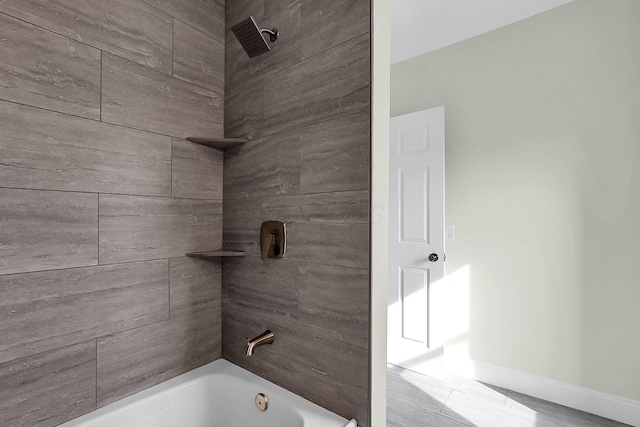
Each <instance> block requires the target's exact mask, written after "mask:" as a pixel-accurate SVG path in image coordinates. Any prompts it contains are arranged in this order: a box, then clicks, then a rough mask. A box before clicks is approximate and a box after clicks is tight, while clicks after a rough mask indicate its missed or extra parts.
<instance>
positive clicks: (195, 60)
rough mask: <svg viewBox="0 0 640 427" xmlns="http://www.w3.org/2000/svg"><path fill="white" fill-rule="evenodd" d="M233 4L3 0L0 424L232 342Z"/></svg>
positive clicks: (87, 406) (161, 374) (54, 413)
mask: <svg viewBox="0 0 640 427" xmlns="http://www.w3.org/2000/svg"><path fill="white" fill-rule="evenodd" d="M224 12H225V6H224V1H216V0H181V1H179V2H175V1H164V0H147V1H142V0H110V1H103V0H83V1H76V0H46V1H45V0H3V1H0V384H1V386H0V425H3V426H4V425H7V426H35V425H47V426H49V425H56V424H59V423H62V422H64V421H66V420H69V419H71V418H75V417H77V416H79V415H82V414H84V413H87V412H89V411H92V410H94V409H96V408H98V407H101V406H104V405H106V404H109V403H111V402H113V401H116V400H118V399H121V398H122V397H125V396H127V395H129V394H132V393H135V392H137V391H139V390H142V389H144V388H147V387H149V386H152V385H154V384H157V383H159V382H161V381H164V380H166V379H169V378H171V377H174V376H176V375H179V374H180V373H182V372H185V371H187V370H190V369H193V368H195V367H197V366H200V365H202V364H204V363H207V362H209V361H211V360H214V359H216V358H218V357H220V355H221V341H222V338H221V327H222V325H221V303H222V295H221V280H222V279H221V265H220V263H219V262H214V263H209V262H206V261H199V260H194V259H190V258H185V257H184V252H185V251H191V250H206V249H211V248H215V247H218V246H220V245H221V239H222V172H223V170H222V161H223V155H222V153H221V152H217V151H215V150H211V149H208V148H206V147H201V146H198V145H194V144H191V143H188V142H186V141H185V140H184V138H185V137H187V136H190V135H202V136H222V135H223V112H224V59H225V58H224V49H225V43H224V41H225V27H224V20H225V14H224Z"/></svg>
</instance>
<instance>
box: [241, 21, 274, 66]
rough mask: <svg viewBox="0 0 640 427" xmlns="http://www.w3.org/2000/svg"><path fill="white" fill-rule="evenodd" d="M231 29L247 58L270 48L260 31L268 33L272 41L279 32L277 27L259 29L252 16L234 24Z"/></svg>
mask: <svg viewBox="0 0 640 427" xmlns="http://www.w3.org/2000/svg"><path fill="white" fill-rule="evenodd" d="M231 31H233V34H235V36H236V38H237V39H238V41H239V42H240V44H241V45H242V48H243V49H244V51H245V52H247V55H248V56H249V58H253V57H254V56H258V55H261V54H263V53H265V52H269V51H270V50H271V48H270V47H269V44H268V43H267V41H266V40H265V38H264V35H263V34H262V33H267V34H269V40H271V41H272V42H274V41H276V40H277V39H278V35H279V34H280V32H279V31H278V29H277V28H274V29H273V30H268V29H262V30H261V29H260V28H259V27H258V24H256V21H255V19H253V16H250V17H249V18H248V19H245V20H244V21H242V22H240V23H239V24H236V25H234V26H233V27H232V28H231Z"/></svg>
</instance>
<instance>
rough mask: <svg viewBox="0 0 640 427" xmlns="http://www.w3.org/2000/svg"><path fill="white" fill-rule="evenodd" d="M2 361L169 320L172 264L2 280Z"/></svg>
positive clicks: (74, 270) (78, 270)
mask: <svg viewBox="0 0 640 427" xmlns="http://www.w3.org/2000/svg"><path fill="white" fill-rule="evenodd" d="M0 293H1V294H2V300H0V309H1V311H0V337H1V339H0V362H5V361H8V360H12V359H17V358H19V357H24V356H29V355H32V354H36V353H41V352H44V351H48V350H52V349H55V348H59V347H63V346H66V345H70V344H74V343H77V342H80V341H86V340H89V339H92V338H97V337H99V336H102V335H106V334H111V333H114V332H118V331H122V330H125V329H131V328H134V327H137V326H142V325H146V324H149V323H153V322H157V321H160V320H165V319H167V318H168V317H169V274H168V271H167V261H166V260H162V261H151V262H142V263H127V264H122V265H114V266H99V267H84V268H72V269H66V270H58V271H47V272H39V273H26V274H14V275H6V276H0Z"/></svg>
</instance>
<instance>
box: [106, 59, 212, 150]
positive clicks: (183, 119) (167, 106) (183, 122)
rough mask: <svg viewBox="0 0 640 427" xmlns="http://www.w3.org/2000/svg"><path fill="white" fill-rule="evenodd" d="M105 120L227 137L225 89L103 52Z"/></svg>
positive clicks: (175, 132)
mask: <svg viewBox="0 0 640 427" xmlns="http://www.w3.org/2000/svg"><path fill="white" fill-rule="evenodd" d="M102 63H103V65H102V120H103V121H105V122H108V123H114V124H119V125H123V126H128V127H132V128H135V129H142V130H148V131H151V132H156V133H161V134H163V135H169V136H174V137H177V138H183V139H184V138H186V137H188V136H194V135H204V136H209V137H221V136H223V135H222V131H223V128H222V104H223V99H222V95H221V94H220V93H216V92H213V91H211V90H209V89H205V88H202V87H200V86H196V85H193V84H191V83H187V82H185V81H182V80H179V79H176V78H173V77H169V76H166V75H164V74H161V73H158V72H156V71H153V70H151V69H148V68H145V67H142V66H139V65H136V64H134V63H133V62H129V61H125V60H123V59H120V58H118V57H115V56H112V55H109V54H103V55H102Z"/></svg>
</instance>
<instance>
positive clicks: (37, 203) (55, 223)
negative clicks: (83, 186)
mask: <svg viewBox="0 0 640 427" xmlns="http://www.w3.org/2000/svg"><path fill="white" fill-rule="evenodd" d="M97 219H98V195H97V194H81V193H62V192H58V191H33V190H12V189H4V188H0V274H10V273H23V272H29V271H40V270H53V269H61V268H69V267H83V266H89V265H96V264H98V247H97V242H98V221H97Z"/></svg>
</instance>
